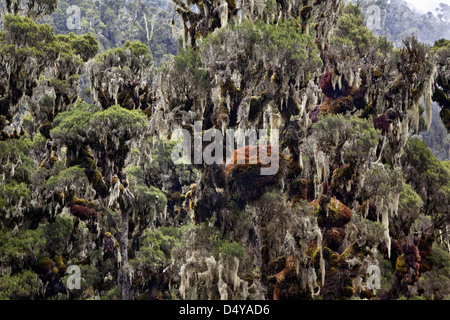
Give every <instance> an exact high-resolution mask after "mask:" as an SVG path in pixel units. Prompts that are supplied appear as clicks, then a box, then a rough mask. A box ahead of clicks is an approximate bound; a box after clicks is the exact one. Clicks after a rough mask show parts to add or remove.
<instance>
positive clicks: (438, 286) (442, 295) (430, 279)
mask: <svg viewBox="0 0 450 320" xmlns="http://www.w3.org/2000/svg"><path fill="white" fill-rule="evenodd" d="M430 262H431V265H432V269H431V270H430V271H428V272H425V273H424V274H423V275H422V276H421V277H420V279H419V287H421V288H423V289H424V290H425V291H424V292H425V293H424V296H425V297H426V298H427V299H433V300H434V299H435V300H448V299H450V287H449V285H448V284H449V283H450V253H449V252H448V248H446V247H445V246H444V245H442V244H438V243H436V242H435V243H434V244H433V252H432V254H431V256H430Z"/></svg>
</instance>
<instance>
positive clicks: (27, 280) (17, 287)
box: [0, 270, 42, 300]
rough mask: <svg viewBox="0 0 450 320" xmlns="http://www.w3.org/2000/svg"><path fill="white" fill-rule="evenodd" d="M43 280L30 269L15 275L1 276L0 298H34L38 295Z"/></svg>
mask: <svg viewBox="0 0 450 320" xmlns="http://www.w3.org/2000/svg"><path fill="white" fill-rule="evenodd" d="M41 286H42V281H41V280H40V279H39V277H38V275H37V274H35V273H33V272H32V271H30V270H25V271H22V272H21V273H18V274H15V275H13V276H2V277H0V300H33V299H36V297H37V296H38V294H39V292H40V289H41Z"/></svg>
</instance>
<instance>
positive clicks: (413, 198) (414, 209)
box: [399, 184, 423, 217]
mask: <svg viewBox="0 0 450 320" xmlns="http://www.w3.org/2000/svg"><path fill="white" fill-rule="evenodd" d="M422 206H423V200H422V199H421V198H420V196H419V195H418V194H417V193H416V192H415V191H414V190H413V189H412V188H411V186H410V185H409V184H404V185H403V190H402V192H401V193H400V201H399V209H400V210H404V211H405V212H408V213H409V214H410V216H411V217H414V216H417V215H418V214H419V213H420V209H421V208H422Z"/></svg>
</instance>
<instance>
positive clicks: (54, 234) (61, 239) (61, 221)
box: [45, 214, 74, 255]
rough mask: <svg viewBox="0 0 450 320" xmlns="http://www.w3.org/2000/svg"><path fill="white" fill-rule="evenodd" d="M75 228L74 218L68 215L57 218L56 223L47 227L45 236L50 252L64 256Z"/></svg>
mask: <svg viewBox="0 0 450 320" xmlns="http://www.w3.org/2000/svg"><path fill="white" fill-rule="evenodd" d="M73 227H74V222H73V218H72V217H71V216H69V215H67V214H60V215H58V216H56V219H55V221H54V222H52V223H50V224H48V225H47V226H46V228H45V236H46V238H47V247H48V249H49V251H50V252H52V253H54V254H55V255H62V254H63V253H64V252H65V251H66V250H67V246H68V244H69V239H70V235H71V234H72V231H73Z"/></svg>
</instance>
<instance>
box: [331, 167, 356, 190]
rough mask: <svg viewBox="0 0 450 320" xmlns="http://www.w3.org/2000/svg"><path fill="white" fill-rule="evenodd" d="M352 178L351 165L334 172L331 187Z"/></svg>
mask: <svg viewBox="0 0 450 320" xmlns="http://www.w3.org/2000/svg"><path fill="white" fill-rule="evenodd" d="M351 177H352V168H351V166H350V164H347V165H343V166H341V167H340V168H337V169H335V170H334V171H333V175H332V179H331V185H332V186H335V185H336V183H337V182H338V181H347V180H349V179H350V178H351Z"/></svg>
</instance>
